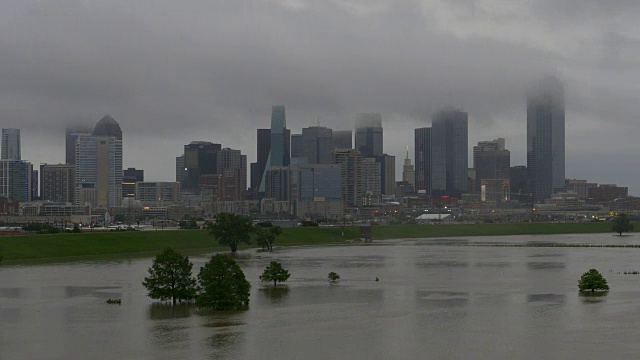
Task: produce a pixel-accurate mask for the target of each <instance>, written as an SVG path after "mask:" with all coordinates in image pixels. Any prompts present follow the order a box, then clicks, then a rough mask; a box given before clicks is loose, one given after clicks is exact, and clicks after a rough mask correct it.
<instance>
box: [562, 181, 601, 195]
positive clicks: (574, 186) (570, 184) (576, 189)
mask: <svg viewBox="0 0 640 360" xmlns="http://www.w3.org/2000/svg"><path fill="white" fill-rule="evenodd" d="M564 186H565V190H566V191H567V192H570V193H573V194H575V196H576V197H577V198H579V199H586V198H588V197H589V189H591V188H593V187H598V183H590V182H587V180H577V179H566V180H565V182H564Z"/></svg>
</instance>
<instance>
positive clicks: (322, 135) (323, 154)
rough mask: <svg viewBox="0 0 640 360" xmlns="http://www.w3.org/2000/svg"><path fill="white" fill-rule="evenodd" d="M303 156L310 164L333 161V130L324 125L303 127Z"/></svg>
mask: <svg viewBox="0 0 640 360" xmlns="http://www.w3.org/2000/svg"><path fill="white" fill-rule="evenodd" d="M302 142H303V150H304V151H303V156H302V157H304V158H306V159H307V162H308V163H309V164H331V163H333V131H332V130H331V129H329V128H326V127H323V126H312V127H307V128H303V129H302Z"/></svg>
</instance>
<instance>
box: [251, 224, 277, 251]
mask: <svg viewBox="0 0 640 360" xmlns="http://www.w3.org/2000/svg"><path fill="white" fill-rule="evenodd" d="M254 232H255V233H256V243H257V244H258V245H260V246H261V247H262V248H263V249H264V248H266V249H267V250H269V251H272V250H273V243H274V242H275V241H276V237H278V236H279V235H280V234H282V228H281V227H280V226H271V227H263V226H256V227H255V228H254Z"/></svg>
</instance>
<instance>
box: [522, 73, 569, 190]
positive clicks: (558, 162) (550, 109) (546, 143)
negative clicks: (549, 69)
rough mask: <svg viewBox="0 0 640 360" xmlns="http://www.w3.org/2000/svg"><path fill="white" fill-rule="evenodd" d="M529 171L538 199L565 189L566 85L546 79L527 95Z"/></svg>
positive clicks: (530, 184) (530, 180)
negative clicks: (564, 86)
mask: <svg viewBox="0 0 640 360" xmlns="http://www.w3.org/2000/svg"><path fill="white" fill-rule="evenodd" d="M527 170H528V183H529V188H530V190H529V192H530V193H531V194H533V197H534V199H535V200H536V201H541V200H544V199H547V198H549V197H550V196H551V194H552V193H554V192H556V191H563V189H564V181H565V103H564V88H563V85H562V83H561V82H560V81H559V80H558V79H556V78H551V77H550V78H546V79H543V81H541V82H540V83H539V84H537V86H536V87H535V88H534V89H532V91H531V92H530V93H529V94H528V96H527Z"/></svg>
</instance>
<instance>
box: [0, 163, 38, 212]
mask: <svg viewBox="0 0 640 360" xmlns="http://www.w3.org/2000/svg"><path fill="white" fill-rule="evenodd" d="M32 176H33V166H32V165H31V163H29V162H27V161H24V160H6V159H3V160H0V195H2V196H6V197H8V198H11V199H13V200H16V201H22V202H23V201H31V199H32V194H33V192H32V188H31V186H32Z"/></svg>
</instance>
